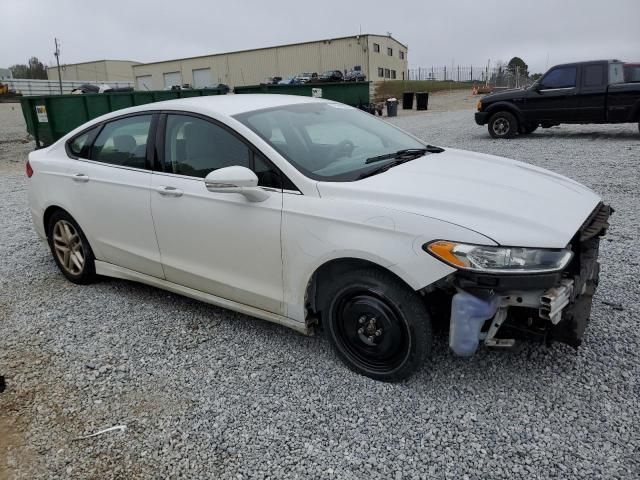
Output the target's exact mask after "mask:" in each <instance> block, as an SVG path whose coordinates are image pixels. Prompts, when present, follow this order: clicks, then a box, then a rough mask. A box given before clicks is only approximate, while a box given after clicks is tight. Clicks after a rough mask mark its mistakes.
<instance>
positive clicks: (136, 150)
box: [91, 115, 151, 168]
mask: <svg viewBox="0 0 640 480" xmlns="http://www.w3.org/2000/svg"><path fill="white" fill-rule="evenodd" d="M150 126H151V115H136V116H135V117H127V118H122V119H120V120H115V121H113V122H109V123H107V124H106V125H105V126H104V127H103V128H102V131H101V132H100V134H99V135H98V138H96V141H95V142H94V143H93V148H92V149H91V160H96V161H98V162H103V163H108V164H111V165H120V166H123V167H134V168H145V164H146V161H145V160H146V157H147V138H148V136H149V127H150Z"/></svg>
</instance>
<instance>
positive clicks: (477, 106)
mask: <svg viewBox="0 0 640 480" xmlns="http://www.w3.org/2000/svg"><path fill="white" fill-rule="evenodd" d="M476 108H477V109H478V111H479V112H481V111H482V100H478V103H477V104H476Z"/></svg>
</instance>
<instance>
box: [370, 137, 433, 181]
mask: <svg viewBox="0 0 640 480" xmlns="http://www.w3.org/2000/svg"><path fill="white" fill-rule="evenodd" d="M441 152H444V148H440V147H434V146H433V145H427V146H426V148H407V149H405V150H398V151H397V152H394V153H386V154H384V155H378V156H377V157H370V158H367V160H366V161H365V163H373V162H379V161H381V160H388V159H391V158H394V159H395V160H394V161H393V162H389V163H385V164H384V165H380V166H379V167H378V168H374V169H373V170H369V171H367V172H364V173H362V174H360V176H358V180H361V179H363V178H367V177H371V176H373V175H377V174H378V173H382V172H386V171H387V170H389V169H390V168H392V167H395V166H397V165H400V164H403V163H405V162H409V161H411V160H415V159H416V158H420V157H422V156H423V155H424V154H425V153H441Z"/></svg>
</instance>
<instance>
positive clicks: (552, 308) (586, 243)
mask: <svg viewBox="0 0 640 480" xmlns="http://www.w3.org/2000/svg"><path fill="white" fill-rule="evenodd" d="M611 213H612V209H611V208H610V207H609V206H606V205H603V204H600V205H598V207H597V208H596V209H595V210H594V212H593V213H592V214H591V215H590V216H589V218H588V219H587V221H586V222H585V223H584V224H583V226H582V227H581V228H580V229H579V230H578V232H577V233H576V235H575V236H574V238H573V239H572V241H571V243H570V247H571V249H572V251H573V254H574V256H573V259H572V260H571V262H570V263H569V265H568V266H567V267H566V268H565V269H564V270H563V271H560V272H555V273H550V274H537V275H507V274H505V275H490V274H479V273H471V272H463V271H459V272H458V273H457V274H456V277H455V280H454V283H455V287H456V290H457V293H456V294H455V295H454V296H453V300H452V303H451V322H450V327H449V328H450V331H449V345H450V347H451V349H452V350H453V351H454V353H456V354H457V355H460V356H471V355H473V353H475V351H476V349H477V347H478V345H479V344H481V343H483V344H485V345H487V346H499V347H500V346H502V347H510V346H512V345H513V344H514V343H515V341H516V340H519V339H537V340H541V341H545V342H551V341H559V342H562V343H566V344H568V345H571V346H572V347H575V348H577V347H578V346H579V345H580V344H581V343H582V337H583V336H584V332H585V329H586V328H587V324H588V322H589V317H590V314H591V304H592V299H593V295H594V293H595V290H596V287H597V285H598V280H599V275H600V264H599V263H598V251H599V245H600V238H601V237H602V236H603V235H604V234H605V233H606V230H607V228H608V226H609V224H608V219H609V215H610V214H611Z"/></svg>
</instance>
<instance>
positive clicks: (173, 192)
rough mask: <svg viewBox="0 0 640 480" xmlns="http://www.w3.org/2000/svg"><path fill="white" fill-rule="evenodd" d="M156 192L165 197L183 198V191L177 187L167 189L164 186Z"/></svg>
mask: <svg viewBox="0 0 640 480" xmlns="http://www.w3.org/2000/svg"><path fill="white" fill-rule="evenodd" d="M156 190H157V191H158V193H159V194H160V195H162V196H163V197H181V196H182V190H180V189H179V188H175V187H167V186H164V185H163V186H161V187H158V188H156Z"/></svg>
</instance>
